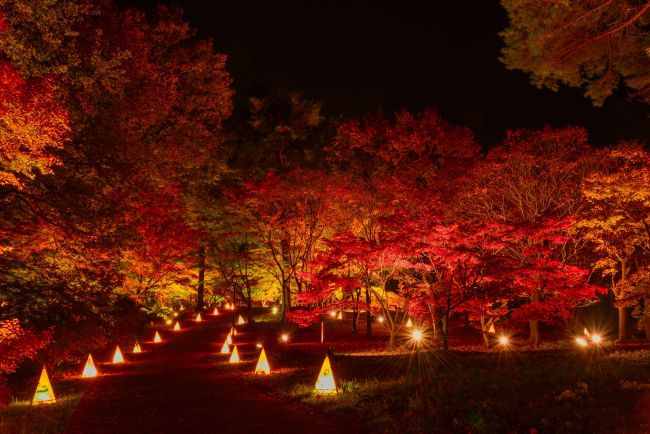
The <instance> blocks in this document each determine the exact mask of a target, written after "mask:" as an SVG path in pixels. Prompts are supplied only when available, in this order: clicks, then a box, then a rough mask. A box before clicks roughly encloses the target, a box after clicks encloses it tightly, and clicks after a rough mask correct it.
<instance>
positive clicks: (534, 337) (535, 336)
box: [528, 291, 541, 347]
mask: <svg viewBox="0 0 650 434" xmlns="http://www.w3.org/2000/svg"><path fill="white" fill-rule="evenodd" d="M540 300H541V297H540V293H539V291H535V292H533V293H532V294H531V296H530V301H532V302H536V301H540ZM539 338H540V335H539V320H536V319H531V320H530V334H529V335H528V341H529V342H531V343H532V344H533V346H534V347H537V344H539Z"/></svg>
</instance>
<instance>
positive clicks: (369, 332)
mask: <svg viewBox="0 0 650 434" xmlns="http://www.w3.org/2000/svg"><path fill="white" fill-rule="evenodd" d="M371 302H372V300H371V298H370V289H369V288H366V336H371V335H372V312H371V311H370V304H371Z"/></svg>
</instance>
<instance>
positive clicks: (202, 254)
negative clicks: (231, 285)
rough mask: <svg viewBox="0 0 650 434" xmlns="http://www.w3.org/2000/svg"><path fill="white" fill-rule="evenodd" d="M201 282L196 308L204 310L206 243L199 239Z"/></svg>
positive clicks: (197, 290) (197, 293)
mask: <svg viewBox="0 0 650 434" xmlns="http://www.w3.org/2000/svg"><path fill="white" fill-rule="evenodd" d="M198 266H199V282H198V286H197V289H196V310H197V311H198V312H201V311H202V310H203V294H204V292H205V291H204V289H205V243H204V242H203V241H199V264H198Z"/></svg>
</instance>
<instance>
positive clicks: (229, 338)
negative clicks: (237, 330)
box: [226, 333, 232, 345]
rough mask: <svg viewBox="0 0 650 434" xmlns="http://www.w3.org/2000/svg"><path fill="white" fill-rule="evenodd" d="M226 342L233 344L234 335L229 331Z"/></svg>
mask: <svg viewBox="0 0 650 434" xmlns="http://www.w3.org/2000/svg"><path fill="white" fill-rule="evenodd" d="M226 343H227V344H228V345H232V335H231V334H230V333H228V336H227V337H226Z"/></svg>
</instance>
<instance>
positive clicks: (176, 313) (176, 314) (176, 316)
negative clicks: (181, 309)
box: [169, 311, 178, 324]
mask: <svg viewBox="0 0 650 434" xmlns="http://www.w3.org/2000/svg"><path fill="white" fill-rule="evenodd" d="M174 318H178V312H176V311H174ZM169 323H170V324H171V323H172V322H171V320H169Z"/></svg>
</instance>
